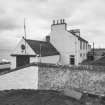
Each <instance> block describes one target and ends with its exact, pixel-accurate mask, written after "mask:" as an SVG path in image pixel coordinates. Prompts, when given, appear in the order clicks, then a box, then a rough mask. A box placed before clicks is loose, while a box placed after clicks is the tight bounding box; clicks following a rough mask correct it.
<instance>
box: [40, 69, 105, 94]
mask: <svg viewBox="0 0 105 105" xmlns="http://www.w3.org/2000/svg"><path fill="white" fill-rule="evenodd" d="M38 76H39V79H38V88H39V89H54V90H64V89H65V88H68V89H69V88H74V89H77V90H79V91H88V92H92V93H94V92H95V93H97V94H103V93H104V92H105V72H103V71H86V70H73V68H70V67H69V68H68V67H54V68H53V67H40V69H39V72H38Z"/></svg>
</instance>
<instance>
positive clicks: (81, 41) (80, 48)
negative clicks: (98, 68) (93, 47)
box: [80, 41, 82, 49]
mask: <svg viewBox="0 0 105 105" xmlns="http://www.w3.org/2000/svg"><path fill="white" fill-rule="evenodd" d="M80 49H82V41H80Z"/></svg>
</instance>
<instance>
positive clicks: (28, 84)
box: [0, 66, 38, 90]
mask: <svg viewBox="0 0 105 105" xmlns="http://www.w3.org/2000/svg"><path fill="white" fill-rule="evenodd" d="M37 88H38V67H37V66H31V67H27V68H24V69H21V70H17V71H14V72H10V73H8V74H4V75H0V90H6V89H37Z"/></svg>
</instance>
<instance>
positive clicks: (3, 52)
mask: <svg viewBox="0 0 105 105" xmlns="http://www.w3.org/2000/svg"><path fill="white" fill-rule="evenodd" d="M11 53H12V50H11V49H0V61H1V60H2V59H6V60H9V61H10V60H11V56H10V55H11Z"/></svg>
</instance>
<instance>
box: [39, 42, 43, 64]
mask: <svg viewBox="0 0 105 105" xmlns="http://www.w3.org/2000/svg"><path fill="white" fill-rule="evenodd" d="M39 50H40V54H39V56H40V61H39V62H40V63H41V56H42V55H41V52H42V51H41V50H42V45H41V44H40V49H39Z"/></svg>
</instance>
